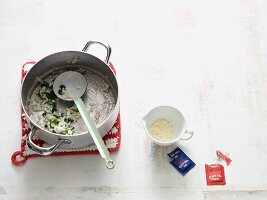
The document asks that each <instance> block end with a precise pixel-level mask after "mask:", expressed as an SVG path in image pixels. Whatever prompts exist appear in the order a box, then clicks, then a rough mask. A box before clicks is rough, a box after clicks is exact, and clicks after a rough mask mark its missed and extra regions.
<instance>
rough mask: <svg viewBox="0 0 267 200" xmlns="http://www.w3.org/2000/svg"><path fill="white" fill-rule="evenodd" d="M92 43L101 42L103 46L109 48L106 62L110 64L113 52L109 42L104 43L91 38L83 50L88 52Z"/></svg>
mask: <svg viewBox="0 0 267 200" xmlns="http://www.w3.org/2000/svg"><path fill="white" fill-rule="evenodd" d="M92 44H100V45H102V46H103V47H105V48H106V50H107V56H106V59H105V62H106V63H107V64H108V61H109V58H110V54H111V47H110V46H109V44H104V43H102V42H98V41H93V40H90V41H89V42H87V44H86V45H85V46H84V48H83V50H82V51H84V52H87V51H88V49H89V47H90V46H91V45H92Z"/></svg>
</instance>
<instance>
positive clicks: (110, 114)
mask: <svg viewBox="0 0 267 200" xmlns="http://www.w3.org/2000/svg"><path fill="white" fill-rule="evenodd" d="M65 52H76V53H83V54H88V55H90V56H93V57H94V58H95V59H97V60H99V61H101V62H102V63H103V64H105V65H106V66H107V67H108V68H109V69H110V71H111V73H112V74H113V76H114V77H115V80H116V82H117V86H118V81H117V78H116V75H115V73H114V72H113V70H112V69H111V68H110V66H109V65H108V63H106V62H104V61H103V60H101V59H99V58H98V57H96V56H94V55H92V54H89V53H87V52H84V51H72V50H71V51H59V52H56V53H52V54H50V55H47V56H45V57H43V58H41V59H40V60H39V61H38V62H36V63H35V64H34V65H33V66H32V68H33V67H34V66H35V65H37V64H38V63H39V62H41V61H42V60H43V59H46V58H47V57H49V56H52V55H55V54H58V53H65ZM32 68H31V69H32ZM31 69H30V70H31ZM30 70H29V71H28V72H30ZM28 74H29V73H27V74H26V75H25V77H24V78H23V80H22V83H21V86H20V95H21V96H20V103H21V107H22V109H23V111H24V114H25V116H26V117H27V118H28V119H29V120H30V123H31V124H32V125H33V126H35V127H37V128H38V129H41V130H42V131H45V132H47V133H50V134H52V135H55V136H57V137H58V136H60V137H62V138H63V137H75V136H80V135H84V134H88V132H81V133H78V134H73V135H63V134H57V133H53V132H50V131H48V130H46V129H44V128H42V127H41V126H39V125H38V124H36V123H35V122H34V121H33V120H32V119H31V117H30V116H29V115H28V113H27V110H26V109H25V106H24V105H23V102H22V87H23V84H24V81H25V79H26V78H27V76H28ZM117 90H118V94H117V101H116V104H115V106H114V108H113V110H112V111H111V112H110V113H109V115H108V116H107V117H106V119H105V120H104V121H102V122H101V123H98V124H96V128H97V129H98V128H99V127H101V126H102V125H103V124H105V123H106V122H107V121H108V120H109V118H110V117H111V116H112V114H113V112H114V111H115V110H117V109H116V108H117V107H118V106H119V104H120V100H119V87H117ZM116 117H117V116H116Z"/></svg>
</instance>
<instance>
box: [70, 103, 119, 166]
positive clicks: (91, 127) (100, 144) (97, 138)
mask: <svg viewBox="0 0 267 200" xmlns="http://www.w3.org/2000/svg"><path fill="white" fill-rule="evenodd" d="M74 102H75V104H76V106H77V108H78V110H79V112H80V114H81V116H82V118H83V120H84V122H85V124H86V127H87V128H88V131H89V133H90V134H91V136H92V138H93V140H94V142H95V145H96V146H97V148H98V151H99V153H100V155H101V157H102V158H104V159H105V161H106V166H107V168H108V169H113V168H114V167H115V165H114V163H113V160H112V159H111V157H110V154H109V151H108V149H107V147H106V145H105V143H104V141H103V140H102V137H101V135H100V133H99V132H98V130H97V128H96V126H95V124H94V122H93V120H92V119H91V117H90V114H89V112H88V111H87V110H86V107H85V105H84V103H83V101H82V99H81V98H78V99H75V100H74Z"/></svg>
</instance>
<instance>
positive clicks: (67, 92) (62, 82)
mask: <svg viewBox="0 0 267 200" xmlns="http://www.w3.org/2000/svg"><path fill="white" fill-rule="evenodd" d="M86 85H87V83H86V79H85V78H84V76H83V75H82V74H80V73H78V72H75V71H67V72H64V73H62V74H60V75H59V76H58V77H57V78H56V79H55V81H54V83H53V90H54V93H55V94H56V95H57V97H58V98H60V99H62V100H65V101H74V100H75V99H78V98H80V97H81V96H82V95H83V94H84V93H85V90H86ZM62 86H63V87H64V90H62V88H61V87H62ZM60 90H61V92H63V93H62V94H59V91H60Z"/></svg>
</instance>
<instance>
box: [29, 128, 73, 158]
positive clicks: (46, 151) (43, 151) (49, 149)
mask: <svg viewBox="0 0 267 200" xmlns="http://www.w3.org/2000/svg"><path fill="white" fill-rule="evenodd" d="M36 131H37V128H36V127H34V126H32V128H31V132H30V133H29V135H28V137H27V145H28V147H29V148H30V149H31V150H33V151H34V152H36V153H38V154H40V155H44V156H47V155H50V154H52V153H53V152H54V151H55V150H57V148H58V147H59V146H60V145H61V144H62V143H65V144H70V143H71V141H70V140H62V139H60V140H58V142H57V143H56V144H54V145H52V146H51V147H40V146H38V145H36V144H34V142H33V141H32V138H33V136H34V134H35V133H36Z"/></svg>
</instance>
